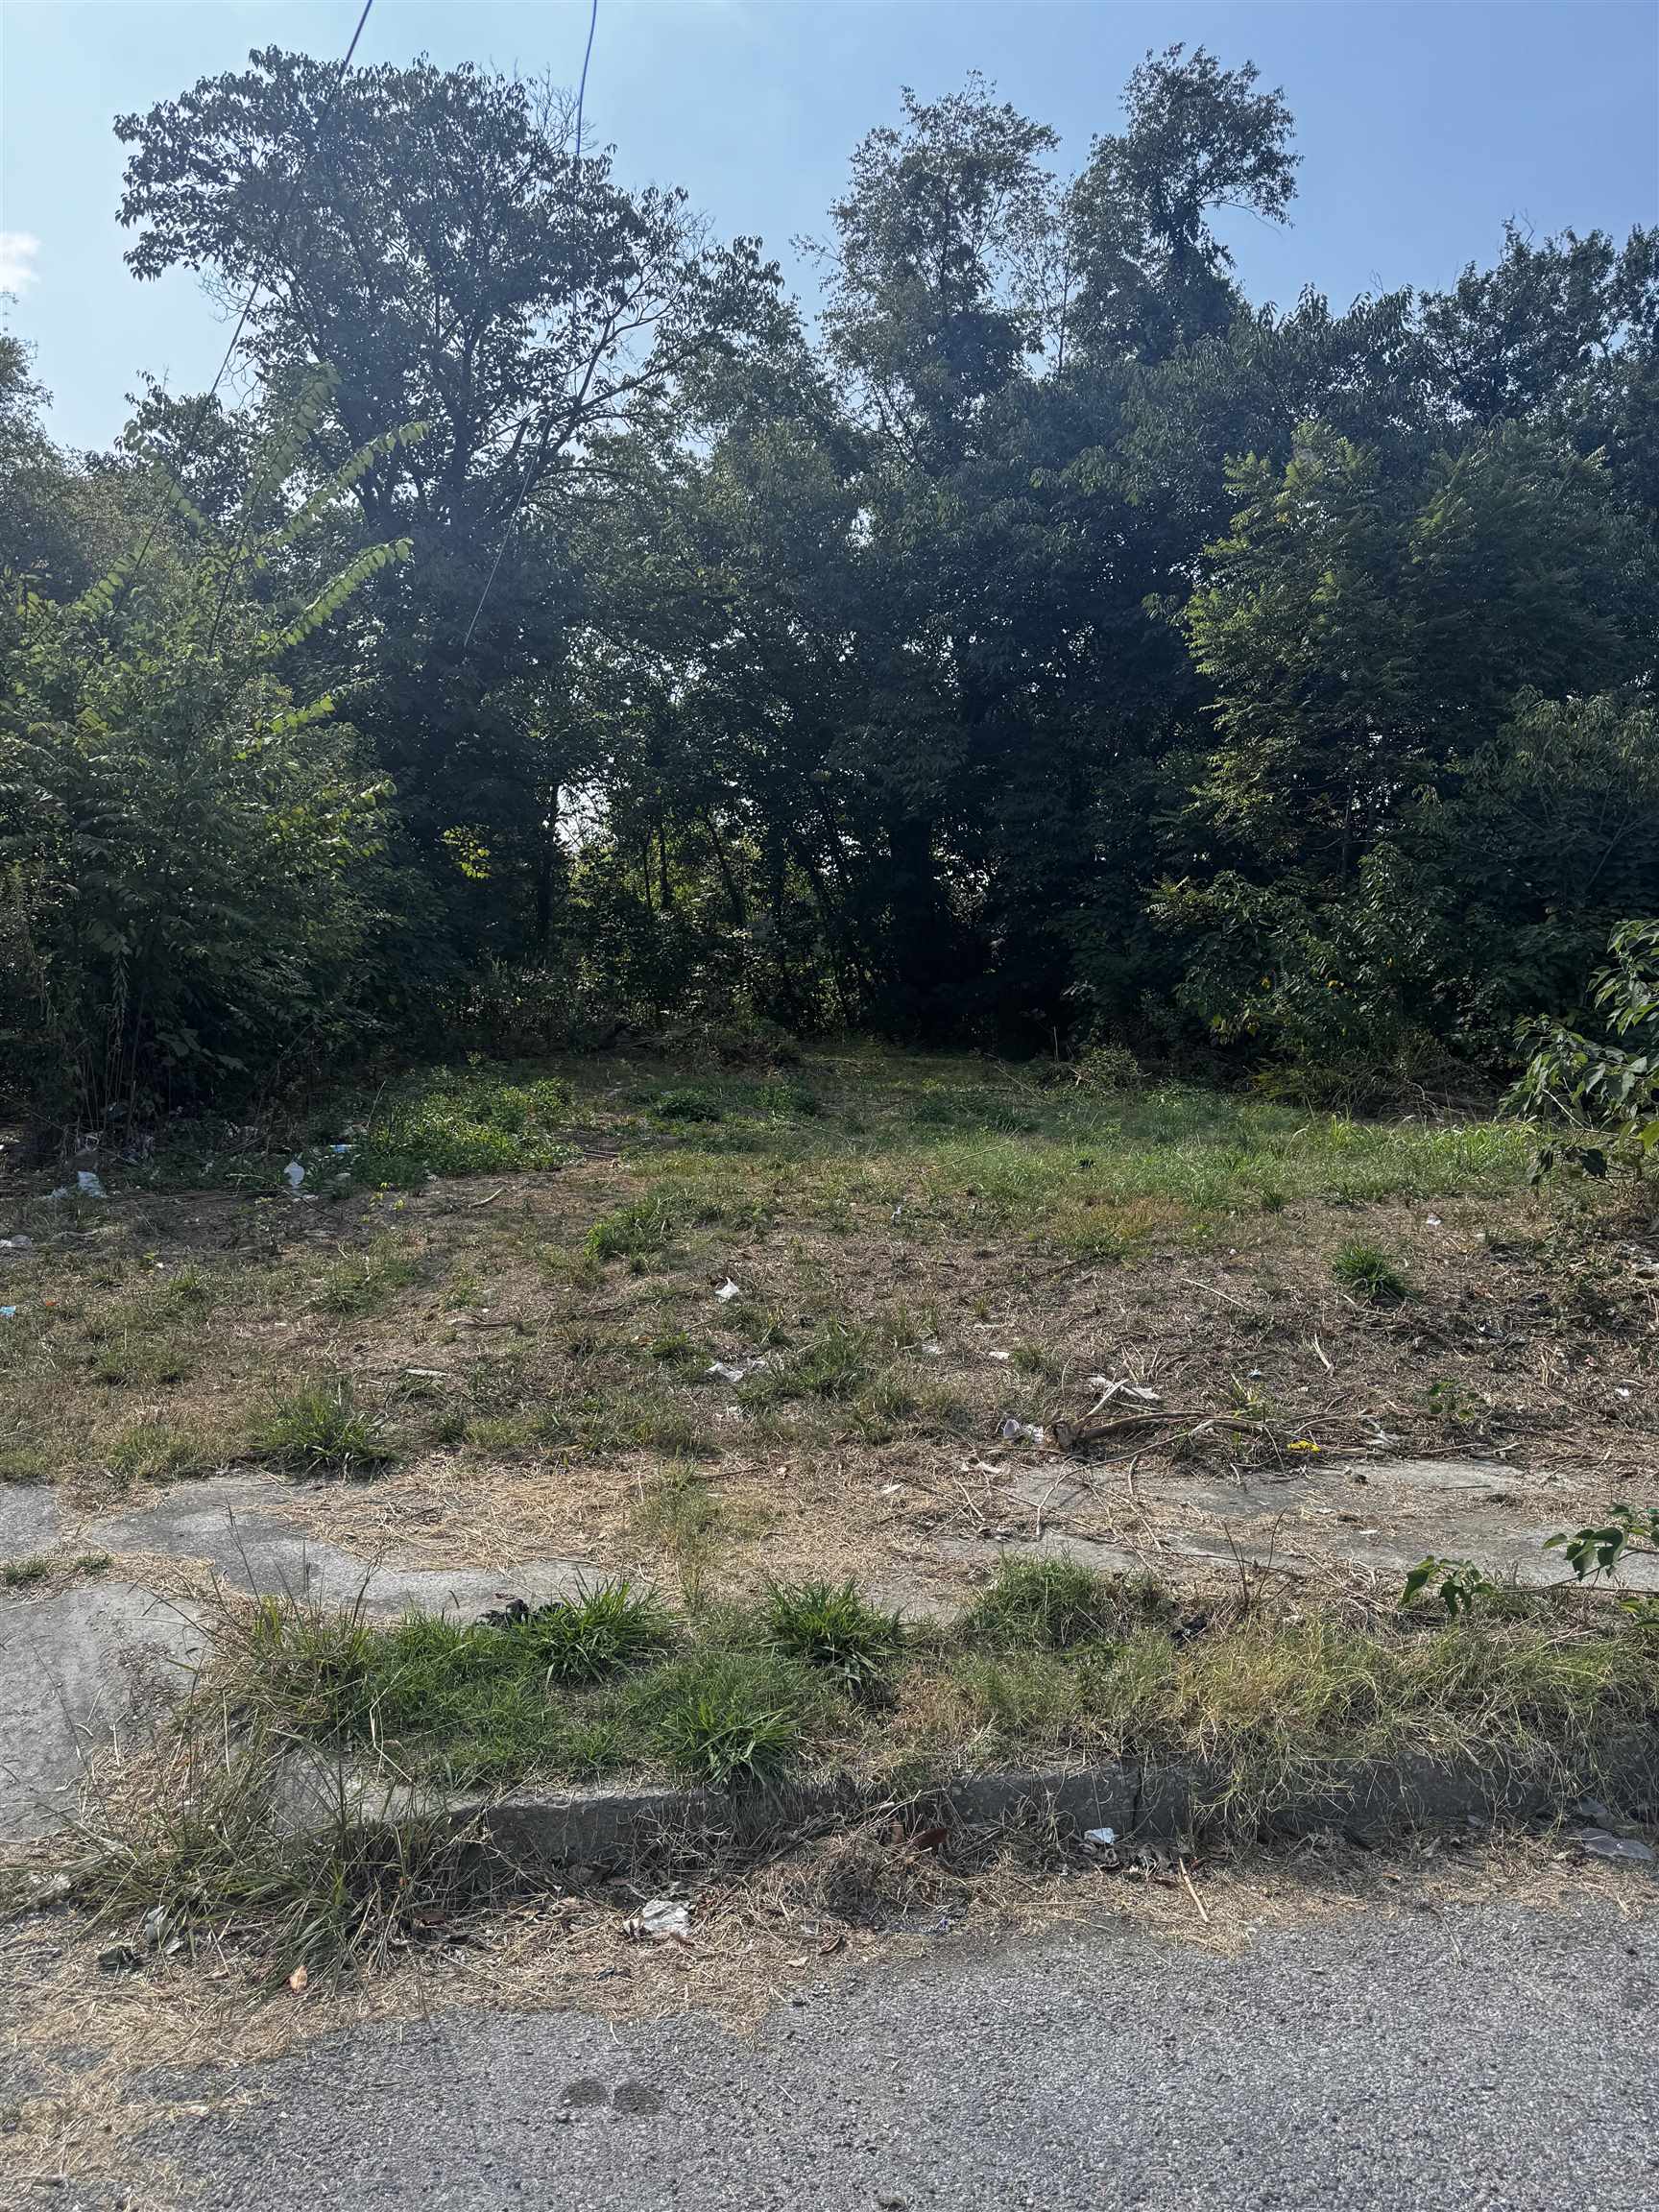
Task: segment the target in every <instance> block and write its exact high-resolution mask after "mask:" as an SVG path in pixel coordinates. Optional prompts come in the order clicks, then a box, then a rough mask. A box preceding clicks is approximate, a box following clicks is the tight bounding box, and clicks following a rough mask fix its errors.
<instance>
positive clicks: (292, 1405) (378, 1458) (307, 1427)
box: [249, 1375, 393, 1476]
mask: <svg viewBox="0 0 1659 2212" xmlns="http://www.w3.org/2000/svg"><path fill="white" fill-rule="evenodd" d="M249 1441H250V1442H251V1444H252V1448H253V1450H254V1451H255V1452H256V1453H257V1454H259V1455H260V1456H261V1457H262V1458H266V1459H271V1460H275V1461H276V1464H277V1465H278V1466H282V1467H287V1468H290V1469H292V1470H293V1471H294V1472H295V1473H296V1474H311V1475H315V1474H334V1475H342V1476H344V1475H353V1474H363V1473H367V1472H369V1471H370V1470H372V1469H373V1468H374V1467H376V1466H378V1465H380V1464H381V1463H382V1462H384V1461H385V1460H388V1459H390V1458H391V1457H392V1456H393V1450H392V1446H391V1444H390V1443H389V1442H388V1441H387V1439H386V1438H385V1437H384V1436H383V1435H382V1434H381V1433H380V1429H379V1423H378V1421H377V1419H376V1417H375V1416H373V1414H370V1413H366V1412H365V1411H363V1409H362V1408H361V1407H359V1405H358V1403H357V1396H356V1392H355V1389H354V1388H353V1386H352V1383H351V1381H350V1379H349V1377H348V1376H344V1375H337V1376H320V1377H318V1378H316V1379H315V1380H313V1381H310V1382H305V1383H300V1384H298V1385H297V1386H296V1387H295V1388H293V1389H290V1390H273V1391H272V1392H271V1394H270V1396H269V1398H268V1400H267V1402H266V1405H265V1406H264V1407H263V1409H262V1410H261V1412H260V1413H259V1415H258V1416H257V1418H256V1419H255V1421H254V1422H253V1425H252V1433H251V1435H250V1439H249Z"/></svg>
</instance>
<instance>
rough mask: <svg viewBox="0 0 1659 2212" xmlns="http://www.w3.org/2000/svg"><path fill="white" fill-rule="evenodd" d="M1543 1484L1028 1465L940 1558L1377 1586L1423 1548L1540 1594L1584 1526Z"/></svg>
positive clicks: (1446, 1470) (1364, 1465) (1427, 1466)
mask: <svg viewBox="0 0 1659 2212" xmlns="http://www.w3.org/2000/svg"><path fill="white" fill-rule="evenodd" d="M1556 1488H1557V1484H1556V1483H1555V1479H1554V1478H1553V1477H1552V1476H1551V1475H1550V1474H1549V1473H1548V1471H1544V1470H1536V1469H1532V1470H1529V1469H1527V1468H1523V1467H1518V1466H1515V1465H1513V1464H1510V1463H1508V1462H1505V1461H1502V1460H1495V1459H1461V1458H1459V1459H1390V1458H1386V1457H1383V1456H1382V1455H1375V1456H1367V1457H1365V1458H1363V1459H1358V1458H1350V1457H1342V1456H1337V1455H1319V1456H1318V1457H1316V1458H1313V1457H1310V1463H1309V1464H1308V1465H1307V1466H1305V1467H1299V1468H1295V1469H1292V1470H1289V1471H1286V1472H1278V1471H1262V1470H1253V1471H1249V1472H1244V1471H1240V1472H1238V1474H1236V1475H1220V1474H1217V1473H1215V1472H1214V1470H1213V1469H1209V1468H1180V1467H1177V1468H1163V1469H1151V1470H1146V1471H1142V1472H1139V1473H1138V1474H1137V1475H1136V1476H1134V1477H1133V1478H1132V1477H1131V1475H1130V1474H1129V1472H1128V1471H1127V1468H1126V1467H1125V1466H1124V1465H1121V1464H1107V1465H1093V1466H1092V1465H1090V1464H1089V1463H1088V1462H1087V1461H1083V1460H1069V1459H1047V1460H1043V1459H1039V1460H1033V1461H1031V1462H1029V1463H1022V1464H1020V1466H1019V1467H1018V1471H1017V1472H1015V1473H1013V1474H1012V1475H1011V1476H1009V1477H1008V1478H1006V1479H1005V1480H1004V1482H1003V1484H1002V1486H1001V1487H1000V1489H999V1490H998V1493H997V1503H998V1512H999V1513H1000V1514H1001V1516H1002V1518H1001V1519H1000V1521H991V1520H988V1522H987V1527H986V1531H985V1535H984V1536H983V1537H981V1538H980V1539H978V1540H974V1539H972V1538H960V1537H955V1538H947V1539H945V1541H944V1542H943V1544H942V1546H941V1549H942V1550H943V1551H945V1553H946V1555H947V1556H949V1557H951V1558H956V1559H971V1558H974V1557H983V1556H984V1555H985V1553H986V1551H987V1550H988V1549H989V1547H990V1544H996V1545H998V1546H1000V1547H1002V1548H1005V1549H1009V1550H1019V1551H1029V1552H1033V1553H1036V1554H1038V1555H1040V1556H1066V1557H1070V1558H1075V1559H1079V1560H1081V1561H1083V1562H1084V1563H1085V1564H1086V1565H1088V1566H1091V1567H1094V1568H1096V1569H1098V1570H1100V1571H1101V1572H1104V1573H1111V1574H1126V1573H1137V1572H1142V1573H1143V1572H1145V1571H1147V1570H1148V1569H1152V1570H1162V1571H1167V1570H1168V1569H1170V1568H1171V1567H1180V1566H1192V1567H1203V1566H1209V1565H1221V1566H1225V1567H1229V1568H1231V1567H1232V1566H1234V1565H1235V1564H1237V1563H1238V1561H1245V1562H1248V1563H1251V1564H1254V1565H1257V1566H1265V1565H1266V1564H1268V1563H1269V1562H1271V1563H1272V1564H1273V1565H1274V1566H1276V1567H1278V1568H1282V1569H1283V1570H1284V1571H1285V1572H1286V1573H1287V1574H1290V1575H1308V1574H1311V1573H1313V1572H1314V1571H1315V1570H1316V1569H1317V1568H1318V1567H1319V1566H1320V1565H1321V1564H1323V1563H1326V1562H1330V1561H1335V1562H1336V1563H1338V1564H1340V1565H1344V1566H1350V1567H1355V1568H1358V1569H1361V1570H1366V1571H1369V1572H1372V1573H1374V1574H1376V1575H1378V1576H1379V1577H1380V1578H1382V1579H1383V1580H1398V1579H1402V1578H1404V1576H1405V1575H1406V1574H1407V1572H1408V1571H1409V1569H1410V1568H1412V1567H1414V1566H1415V1565H1416V1564H1417V1562H1418V1560H1420V1559H1422V1558H1424V1557H1425V1556H1427V1555H1428V1554H1429V1553H1430V1552H1433V1553H1435V1554H1437V1555H1438V1556H1440V1557H1443V1558H1455V1559H1473V1560H1474V1561H1475V1562H1476V1563H1477V1564H1478V1565H1479V1566H1480V1567H1482V1568H1484V1569H1485V1571H1486V1572H1487V1574H1489V1575H1493V1576H1494V1577H1495V1578H1497V1579H1499V1580H1508V1579H1510V1578H1511V1577H1512V1578H1513V1579H1514V1580H1515V1581H1517V1582H1518V1583H1520V1584H1522V1585H1523V1586H1525V1587H1527V1588H1542V1587H1544V1586H1546V1585H1548V1584H1551V1583H1555V1582H1560V1581H1562V1580H1565V1579H1569V1577H1568V1575H1567V1573H1566V1570H1565V1569H1564V1567H1563V1566H1562V1563H1561V1559H1560V1555H1559V1553H1557V1552H1554V1551H1545V1549H1544V1544H1545V1540H1546V1538H1548V1537H1550V1536H1552V1535H1554V1534H1555V1533H1556V1531H1557V1530H1559V1529H1561V1528H1563V1527H1577V1526H1578V1524H1579V1522H1580V1521H1581V1520H1582V1518H1583V1514H1582V1512H1581V1510H1580V1509H1579V1505H1578V1503H1577V1502H1575V1501H1568V1500H1564V1501H1563V1503H1561V1504H1560V1505H1559V1506H1558V1507H1557V1508H1556V1509H1555V1510H1554V1511H1553V1512H1551V1493H1552V1492H1553V1491H1554V1490H1555V1489H1556ZM987 1539H989V1543H988V1541H987ZM1619 1583H1620V1586H1621V1587H1623V1588H1625V1589H1630V1590H1640V1591H1648V1590H1659V1558H1647V1557H1633V1558H1631V1559H1630V1560H1629V1562H1628V1564H1627V1567H1626V1569H1625V1570H1624V1572H1623V1574H1622V1575H1621V1576H1620V1577H1619Z"/></svg>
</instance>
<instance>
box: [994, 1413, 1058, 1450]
mask: <svg viewBox="0 0 1659 2212" xmlns="http://www.w3.org/2000/svg"><path fill="white" fill-rule="evenodd" d="M1002 1441H1003V1443H1004V1444H1018V1443H1021V1442H1022V1441H1023V1442H1024V1443H1027V1444H1046V1443H1047V1441H1048V1431H1047V1430H1046V1429H1043V1428H1040V1427H1039V1426H1038V1424H1037V1423H1036V1422H1035V1421H1016V1420H1015V1418H1014V1416H1013V1414H1012V1413H1010V1414H1009V1416H1008V1418H1007V1420H1006V1421H1004V1422H1003V1424H1002Z"/></svg>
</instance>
